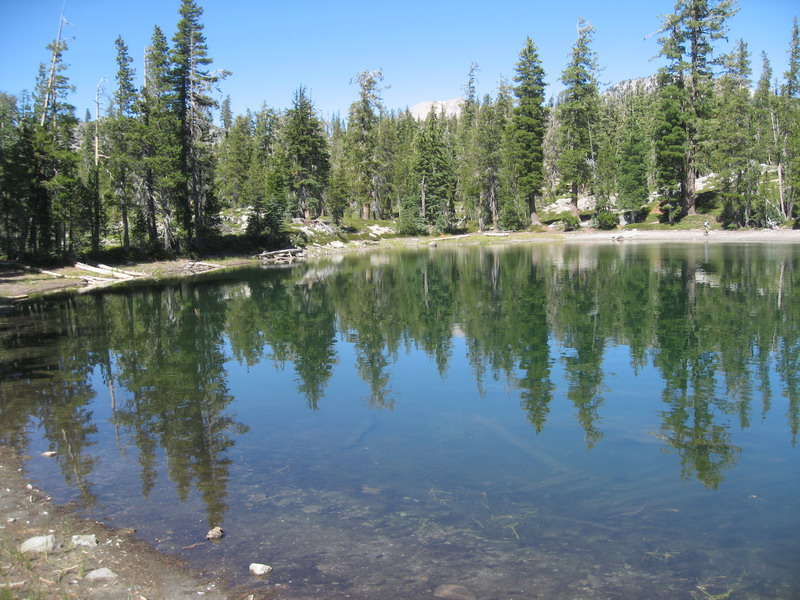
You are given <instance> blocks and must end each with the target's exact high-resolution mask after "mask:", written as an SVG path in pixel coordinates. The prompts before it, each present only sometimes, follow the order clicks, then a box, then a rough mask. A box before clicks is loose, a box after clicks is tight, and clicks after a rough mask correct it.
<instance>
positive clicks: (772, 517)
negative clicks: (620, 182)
mask: <svg viewBox="0 0 800 600" xmlns="http://www.w3.org/2000/svg"><path fill="white" fill-rule="evenodd" d="M798 258H800V255H799V254H798V251H797V249H795V248H792V247H787V246H781V247H777V248H776V247H769V246H752V245H751V246H747V247H739V246H723V245H720V246H710V247H704V246H674V245H672V246H665V245H648V246H634V247H630V246H626V247H620V246H609V247H606V246H585V245H582V246H570V245H558V246H555V247H549V248H548V247H533V248H485V249H459V250H452V251H449V250H447V251H445V250H441V249H437V250H436V251H429V250H425V251H420V252H402V253H387V254H370V255H358V256H346V257H337V258H336V259H332V260H327V261H320V262H316V263H310V264H307V265H302V266H298V267H297V268H292V269H281V270H264V269H252V270H242V271H237V272H233V273H231V272H228V273H225V274H222V275H219V276H210V277H206V278H203V279H199V280H191V281H182V282H179V283H172V284H169V285H160V286H149V287H137V288H136V289H131V290H122V291H120V290H114V291H112V292H110V293H105V294H95V295H90V296H79V297H78V296H76V297H69V298H65V299H62V300H58V301H51V302H37V303H32V304H28V305H24V306H22V307H20V308H19V310H18V311H17V312H16V314H12V315H6V316H2V317H0V337H2V340H3V345H2V351H1V352H0V415H2V421H1V422H2V425H0V441H1V442H3V443H6V444H11V445H14V446H16V447H18V448H19V449H21V450H23V451H28V452H30V453H32V454H35V455H36V454H38V452H41V451H42V450H45V449H51V450H54V451H56V452H57V454H56V456H55V458H54V459H52V460H51V461H47V460H45V459H39V458H36V459H34V460H32V461H31V462H30V470H31V474H32V475H33V476H34V477H38V478H41V479H44V480H47V481H48V482H49V483H48V489H50V490H51V491H52V492H53V494H54V495H55V496H56V497H57V498H60V499H61V500H62V501H79V502H80V503H81V505H82V506H83V507H84V509H85V510H86V511H87V512H89V513H91V514H96V515H102V516H105V517H108V518H110V519H111V520H112V522H114V523H117V524H119V525H125V526H135V527H137V528H138V529H139V531H140V534H141V535H142V537H144V538H145V539H147V540H148V541H150V542H151V543H154V544H155V545H156V546H157V547H159V548H161V549H163V550H166V551H170V552H176V553H180V554H182V555H183V556H185V557H186V558H187V559H188V560H191V561H194V562H196V564H198V565H206V566H208V565H215V567H216V568H219V569H221V570H222V571H224V572H225V573H226V574H227V575H229V576H230V577H232V578H233V579H236V580H239V581H245V580H246V565H247V564H248V563H249V562H253V561H257V562H263V561H262V560H257V558H259V557H264V556H266V557H273V558H269V560H270V561H273V562H274V563H276V564H277V566H278V567H280V568H276V574H275V576H274V577H273V580H275V581H279V582H280V581H283V582H284V583H286V585H288V586H289V588H290V589H292V593H293V594H295V595H294V596H293V597H303V596H304V595H307V596H314V597H339V595H341V594H350V595H351V596H353V597H364V598H366V597H375V596H376V594H377V595H381V597H385V598H395V597H396V598H415V597H422V596H425V595H429V594H430V593H431V592H432V591H433V592H436V591H437V590H438V592H439V594H440V595H441V594H446V593H466V594H470V595H474V596H475V597H478V598H484V597H485V598H490V597H499V596H501V595H502V596H508V595H514V594H517V595H519V594H526V595H529V596H535V595H536V594H541V595H543V596H546V597H553V598H557V597H565V598H566V597H576V595H579V596H581V597H585V598H607V597H609V595H612V596H614V597H640V596H643V595H644V596H646V597H649V598H674V597H687V598H688V597H696V598H710V597H714V595H715V594H727V593H729V592H730V597H732V598H735V597H736V596H735V595H734V594H743V595H742V597H748V596H760V597H770V598H790V597H795V596H796V595H797V593H798V592H799V591H800V580H798V575H797V573H796V569H795V565H796V560H797V558H798V554H800V552H799V549H798V544H797V543H796V541H795V540H793V539H792V538H791V536H790V535H789V534H788V533H787V532H789V531H792V530H793V528H794V529H796V526H797V525H798V523H797V517H796V511H795V510H794V509H793V506H794V498H796V495H797V492H798V491H800V481H799V480H798V477H797V469H796V463H797V455H796V453H795V451H794V446H795V443H796V439H797V432H798V428H799V427H800V390H798V387H797V386H798V381H799V380H800V377H799V376H800V372H798V371H800V362H799V361H798V356H800V337H799V336H798V333H800V302H798V299H797V298H796V297H795V291H794V290H795V289H796V287H797V286H796V283H797V282H796V278H797V270H796V269H797V263H798ZM773 404H774V405H775V406H773ZM57 472H60V475H61V477H60V480H62V481H63V484H60V483H52V482H56V481H57V480H58V478H57V477H56V473H57ZM677 475H679V476H677ZM222 523H224V524H225V525H226V530H227V531H228V532H229V534H228V536H227V537H226V539H225V541H224V543H222V544H218V545H211V544H198V543H197V542H198V539H201V538H202V534H203V532H204V527H206V526H208V527H211V526H214V525H218V524H222ZM187 547H188V548H190V549H187ZM242 565H244V568H242ZM439 586H445V587H439ZM446 586H451V587H449V588H448V587H446ZM452 586H463V587H464V588H466V590H463V589H462V588H455V587H452ZM454 590H455V591H454ZM718 597H723V596H718Z"/></svg>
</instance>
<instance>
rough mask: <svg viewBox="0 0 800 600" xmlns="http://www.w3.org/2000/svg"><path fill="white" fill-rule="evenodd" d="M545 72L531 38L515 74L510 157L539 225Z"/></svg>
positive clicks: (532, 217) (544, 114)
mask: <svg viewBox="0 0 800 600" xmlns="http://www.w3.org/2000/svg"><path fill="white" fill-rule="evenodd" d="M544 77H545V73H544V69H543V68H542V65H541V61H540V60H539V54H538V52H537V48H536V46H535V45H534V43H533V42H532V41H531V38H527V39H526V40H525V46H524V47H523V49H522V51H521V52H520V54H519V60H518V61H517V64H516V75H515V76H514V82H515V83H516V85H515V86H514V96H516V98H517V105H516V106H515V107H514V116H513V119H512V129H511V131H512V133H511V157H512V161H513V165H514V174H515V176H516V180H517V185H518V186H519V188H520V191H521V192H522V194H523V196H524V197H525V200H526V202H527V204H528V213H529V215H530V222H531V224H533V225H538V224H539V223H540V221H539V215H538V211H537V208H536V200H537V198H540V197H541V195H542V186H543V184H544V147H543V144H544V134H545V125H546V121H547V109H546V107H545V106H544V90H545V86H546V83H545V81H544Z"/></svg>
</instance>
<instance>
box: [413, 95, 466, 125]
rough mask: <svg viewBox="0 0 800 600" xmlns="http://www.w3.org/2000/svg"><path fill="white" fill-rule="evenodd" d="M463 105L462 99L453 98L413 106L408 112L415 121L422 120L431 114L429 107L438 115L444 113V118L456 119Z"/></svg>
mask: <svg viewBox="0 0 800 600" xmlns="http://www.w3.org/2000/svg"><path fill="white" fill-rule="evenodd" d="M463 104H464V99H463V98H453V99H452V100H428V101H426V102H420V103H419V104H415V105H414V106H412V107H411V108H410V109H408V110H409V112H410V113H411V114H412V115H413V116H414V118H415V119H417V120H420V121H421V120H424V119H426V118H427V117H428V113H429V112H431V107H434V108H435V110H436V112H437V113H438V114H441V113H442V112H444V115H445V116H446V117H457V116H458V115H460V114H461V106H462V105H463Z"/></svg>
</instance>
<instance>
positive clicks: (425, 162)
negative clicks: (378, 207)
mask: <svg viewBox="0 0 800 600" xmlns="http://www.w3.org/2000/svg"><path fill="white" fill-rule="evenodd" d="M413 172H414V183H415V188H416V198H417V202H418V206H419V207H420V215H421V216H422V218H423V219H424V221H425V223H426V224H427V225H429V226H430V227H432V228H434V229H436V230H438V231H448V230H450V228H451V227H452V216H453V182H454V178H453V166H452V162H451V160H450V157H449V154H448V150H447V143H446V141H445V139H444V131H443V127H442V123H441V119H440V117H439V116H438V115H437V113H436V107H435V105H434V106H431V110H430V112H429V113H428V116H427V118H426V119H425V123H424V124H423V125H422V129H420V130H419V132H418V133H417V137H416V139H415V141H414V167H413Z"/></svg>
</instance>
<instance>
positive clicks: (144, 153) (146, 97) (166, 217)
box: [136, 26, 185, 250]
mask: <svg viewBox="0 0 800 600" xmlns="http://www.w3.org/2000/svg"><path fill="white" fill-rule="evenodd" d="M174 103H175V92H174V90H173V87H172V75H171V71H170V62H169V45H168V43H167V38H166V37H165V36H164V33H163V32H162V31H161V29H160V28H159V27H158V26H156V27H155V28H154V29H153V36H152V39H151V44H150V46H149V47H148V48H147V53H146V55H145V78H144V87H143V88H142V91H141V94H140V96H139V101H138V103H137V106H136V112H137V114H138V116H139V119H138V127H137V128H136V144H137V146H138V147H139V153H140V156H141V159H140V165H139V166H138V169H137V171H138V172H139V177H140V178H141V183H140V185H138V186H137V188H138V189H139V193H140V195H141V198H140V203H141V205H142V207H143V209H144V214H145V222H146V224H147V225H146V228H147V231H148V235H149V237H150V242H151V243H153V244H155V240H153V238H152V234H153V231H156V235H158V230H159V222H160V225H161V226H160V229H161V231H162V235H163V247H164V248H165V249H168V250H178V249H179V246H180V231H179V229H180V225H179V223H178V218H177V215H178V211H179V207H178V199H179V197H182V193H183V191H184V189H185V187H184V184H185V179H183V178H182V173H181V170H180V145H179V142H178V136H179V130H180V123H179V121H178V117H177V116H176V114H175V111H174V110H173V107H174Z"/></svg>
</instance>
